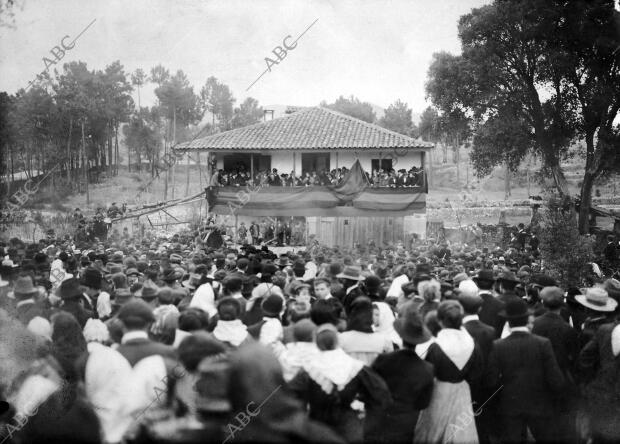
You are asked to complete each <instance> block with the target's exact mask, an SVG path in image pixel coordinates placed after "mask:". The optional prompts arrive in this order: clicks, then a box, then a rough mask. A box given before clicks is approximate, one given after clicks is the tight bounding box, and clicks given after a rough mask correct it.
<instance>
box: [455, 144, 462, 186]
mask: <svg viewBox="0 0 620 444" xmlns="http://www.w3.org/2000/svg"><path fill="white" fill-rule="evenodd" d="M460 154H461V153H460V150H459V136H458V135H457V136H456V144H455V145H454V163H455V164H456V186H457V188H460V186H461V171H460V170H461V168H460V163H461V156H460Z"/></svg>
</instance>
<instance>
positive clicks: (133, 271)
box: [125, 268, 142, 276]
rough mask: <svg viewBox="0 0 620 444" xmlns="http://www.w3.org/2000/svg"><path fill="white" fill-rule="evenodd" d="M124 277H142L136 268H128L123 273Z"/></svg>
mask: <svg viewBox="0 0 620 444" xmlns="http://www.w3.org/2000/svg"><path fill="white" fill-rule="evenodd" d="M125 275H127V276H142V273H140V272H139V271H138V269H137V268H128V269H127V271H125Z"/></svg>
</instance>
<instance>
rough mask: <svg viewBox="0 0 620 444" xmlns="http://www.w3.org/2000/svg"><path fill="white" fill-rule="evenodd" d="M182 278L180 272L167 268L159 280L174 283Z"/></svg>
mask: <svg viewBox="0 0 620 444" xmlns="http://www.w3.org/2000/svg"><path fill="white" fill-rule="evenodd" d="M182 277H183V273H181V272H180V271H177V270H175V269H174V268H167V269H166V270H164V272H163V276H162V277H161V280H162V281H164V282H174V281H176V280H179V279H181V278H182Z"/></svg>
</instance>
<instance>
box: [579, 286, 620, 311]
mask: <svg viewBox="0 0 620 444" xmlns="http://www.w3.org/2000/svg"><path fill="white" fill-rule="evenodd" d="M575 300H576V301H577V302H579V303H580V304H581V305H583V306H584V307H588V308H590V309H592V310H595V311H604V312H610V311H614V310H615V309H616V307H617V306H618V302H616V300H615V299H612V298H610V297H609V294H607V292H606V291H605V290H604V289H603V288H601V287H592V288H588V289H587V290H586V294H585V295H578V296H575Z"/></svg>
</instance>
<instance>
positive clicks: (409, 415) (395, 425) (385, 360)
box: [364, 302, 434, 443]
mask: <svg viewBox="0 0 620 444" xmlns="http://www.w3.org/2000/svg"><path fill="white" fill-rule="evenodd" d="M394 329H395V330H396V332H397V333H398V334H399V335H400V337H401V338H402V340H403V348H402V349H400V350H397V351H394V352H392V353H388V354H384V355H379V356H378V357H377V359H376V360H375V362H374V363H373V364H372V368H373V370H375V371H376V372H377V373H378V374H379V375H380V376H381V377H382V378H383V379H384V380H385V382H386V383H387V385H388V387H389V389H390V393H391V394H392V398H393V400H394V402H393V403H392V404H390V405H389V406H388V407H387V408H386V409H385V410H382V411H376V412H369V415H368V416H367V418H366V422H365V436H364V437H365V439H366V440H367V441H369V442H384V443H392V442H397V443H401V442H402V443H411V442H412V441H414V436H413V432H414V429H415V424H416V422H417V418H418V414H419V412H420V410H423V409H425V408H427V407H428V405H429V404H430V401H431V396H432V392H433V376H434V370H433V365H432V364H431V363H429V362H426V361H424V360H422V359H421V358H420V357H419V356H418V355H417V354H416V352H415V346H416V345H417V344H421V343H423V342H426V341H428V340H429V339H430V338H431V335H430V333H429V331H428V330H427V329H426V327H425V326H424V322H423V321H422V318H421V317H420V315H419V314H418V312H417V306H416V305H415V304H413V303H412V302H408V303H407V304H405V305H404V306H403V307H402V308H401V312H400V317H399V318H398V319H396V320H395V321H394Z"/></svg>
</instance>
